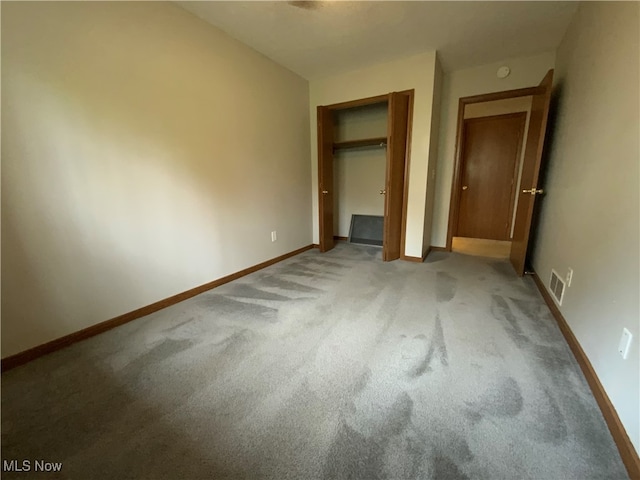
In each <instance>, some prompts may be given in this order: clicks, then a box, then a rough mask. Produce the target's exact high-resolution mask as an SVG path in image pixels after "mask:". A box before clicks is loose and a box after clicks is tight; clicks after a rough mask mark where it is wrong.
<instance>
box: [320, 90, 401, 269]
mask: <svg viewBox="0 0 640 480" xmlns="http://www.w3.org/2000/svg"><path fill="white" fill-rule="evenodd" d="M412 108H413V90H409V91H404V92H393V93H390V94H387V95H380V96H376V97H370V98H365V99H360V100H354V101H350V102H344V103H339V104H333V105H327V106H319V107H318V108H317V110H318V187H319V192H318V196H319V202H318V203H319V209H320V212H319V213H320V215H319V217H320V251H321V252H326V251H328V250H331V249H332V248H333V247H334V245H335V241H337V240H346V239H347V236H348V235H349V236H351V233H352V232H351V230H352V218H354V217H355V216H359V217H360V218H365V219H367V217H370V219H372V222H370V224H371V225H372V226H375V225H380V224H381V225H382V228H381V229H380V230H381V231H380V232H377V233H376V235H374V237H379V241H377V242H371V243H369V244H375V243H378V244H381V245H382V259H383V260H384V261H390V260H395V259H397V258H401V257H403V256H404V243H405V228H406V203H407V188H406V187H407V186H408V185H407V182H406V181H405V178H406V175H407V172H408V165H409V161H408V146H409V137H410V131H411V117H412ZM376 219H379V220H380V222H379V221H378V220H376ZM365 230H366V229H365ZM367 243H368V242H367Z"/></svg>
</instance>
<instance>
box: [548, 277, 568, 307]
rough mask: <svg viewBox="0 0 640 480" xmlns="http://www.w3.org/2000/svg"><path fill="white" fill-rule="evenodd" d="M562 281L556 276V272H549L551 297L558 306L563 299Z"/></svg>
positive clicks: (563, 285)
mask: <svg viewBox="0 0 640 480" xmlns="http://www.w3.org/2000/svg"><path fill="white" fill-rule="evenodd" d="M564 287H565V284H564V280H562V278H561V277H560V275H558V272H556V271H555V270H551V279H550V280H549V289H550V291H551V295H553V297H554V298H555V299H556V302H558V305H562V298H563V297H564Z"/></svg>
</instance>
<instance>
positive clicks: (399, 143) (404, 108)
mask: <svg viewBox="0 0 640 480" xmlns="http://www.w3.org/2000/svg"><path fill="white" fill-rule="evenodd" d="M408 122H409V95H406V94H402V93H396V92H394V93H390V94H389V116H388V127H387V128H388V133H387V174H386V184H385V190H384V193H385V199H384V232H383V247H382V259H383V260H384V261H385V262H386V261H390V260H396V259H397V258H400V251H401V247H402V245H401V240H402V204H403V196H404V171H405V163H406V156H407V134H408Z"/></svg>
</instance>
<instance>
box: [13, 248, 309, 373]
mask: <svg viewBox="0 0 640 480" xmlns="http://www.w3.org/2000/svg"><path fill="white" fill-rule="evenodd" d="M312 248H314V245H307V246H306V247H302V248H298V249H297V250H294V251H292V252H289V253H285V254H284V255H280V256H278V257H275V258H272V259H270V260H267V261H265V262H262V263H259V264H257V265H254V266H252V267H249V268H245V269H244V270H240V271H239V272H236V273H232V274H231V275H227V276H225V277H222V278H219V279H217V280H214V281H212V282H209V283H205V284H204V285H200V286H198V287H195V288H192V289H191V290H187V291H186V292H182V293H178V294H177V295H173V296H172V297H169V298H165V299H163V300H160V301H158V302H155V303H152V304H151V305H147V306H146V307H142V308H138V309H137V310H133V311H132V312H128V313H125V314H123V315H119V316H117V317H115V318H112V319H110V320H105V321H104V322H100V323H97V324H95V325H91V326H90V327H87V328H83V329H82V330H79V331H77V332H74V333H71V334H69V335H65V336H64V337H60V338H56V339H55V340H51V341H50V342H47V343H43V344H42V345H38V346H37V347H33V348H30V349H28V350H25V351H24V352H20V353H16V354H14V355H10V356H8V357H7V358H3V359H2V360H1V361H0V370H1V371H2V372H6V371H8V370H11V369H12V368H15V367H18V366H20V365H24V364H25V363H27V362H30V361H32V360H35V359H36V358H39V357H42V356H44V355H47V354H49V353H53V352H55V351H57V350H61V349H63V348H65V347H68V346H69V345H72V344H74V343H77V342H80V341H81V340H86V339H87V338H91V337H94V336H96V335H98V334H100V333H103V332H106V331H108V330H111V329H113V328H116V327H119V326H120V325H124V324H125V323H129V322H131V321H133V320H137V319H138V318H141V317H144V316H147V315H149V314H151V313H154V312H157V311H158V310H162V309H163V308H167V307H170V306H171V305H175V304H176V303H179V302H182V301H183V300H186V299H188V298H191V297H195V296H196V295H198V294H200V293H203V292H206V291H207V290H211V289H212V288H216V287H219V286H220V285H224V284H225V283H229V282H232V281H233V280H237V279H238V278H241V277H244V276H245V275H249V274H250V273H254V272H257V271H258V270H262V269H263V268H266V267H269V266H271V265H273V264H275V263H278V262H281V261H283V260H286V259H287V258H290V257H293V256H295V255H298V254H300V253H302V252H306V251H307V250H310V249H312Z"/></svg>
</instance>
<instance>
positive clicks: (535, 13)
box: [178, 0, 577, 79]
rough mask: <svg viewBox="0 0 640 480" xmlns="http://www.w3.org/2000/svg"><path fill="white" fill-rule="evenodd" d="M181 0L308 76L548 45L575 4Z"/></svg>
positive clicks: (462, 59)
mask: <svg viewBox="0 0 640 480" xmlns="http://www.w3.org/2000/svg"><path fill="white" fill-rule="evenodd" d="M178 4H179V5H180V6H182V7H183V8H185V9H186V10H189V11H190V12H192V13H194V14H196V15H198V16H199V17H200V18H202V19H204V20H206V21H207V22H209V23H211V24H212V25H215V26H216V27H218V28H220V29H221V30H223V31H225V32H226V33H228V34H229V35H231V36H232V37H234V38H236V39H238V40H240V41H241V42H243V43H245V44H247V45H249V46H251V47H253V48H254V49H256V50H258V51H259V52H262V53H263V54H264V55H266V56H267V57H269V58H271V59H273V60H275V61H276V62H278V63H280V64H281V65H284V66H285V67H287V68H289V69H290V70H292V71H294V72H296V73H297V74H299V75H301V76H303V77H305V78H307V79H313V78H318V77H323V76H327V75H332V74H335V73H339V72H343V71H348V70H353V69H355V68H358V67H364V66H366V65H371V64H375V63H380V62H384V61H388V60H391V59H394V58H400V57H408V56H411V55H414V54H418V53H421V52H426V51H431V50H437V51H438V53H439V55H440V60H441V62H442V66H443V68H444V69H445V71H451V70H457V69H460V68H465V67H470V66H474V65H481V64H484V63H490V62H495V61H500V60H503V59H508V58H513V57H518V56H526V55H532V54H536V53H541V52H547V51H550V50H554V49H555V48H556V47H557V46H558V44H559V43H560V41H561V40H562V36H563V35H564V32H565V30H566V28H567V26H568V24H569V22H570V20H571V17H572V16H573V14H574V13H575V11H576V9H577V2H552V1H547V2H544V1H506V2H493V1H489V2H487V1H473V2H431V1H414V2H404V1H361V2H347V1H336V0H333V1H318V2H285V1H280V2H279V1H276V2H271V1H258V2H246V1H227V2H218V1H216V2H179V3H178ZM292 4H296V5H298V6H295V5H292Z"/></svg>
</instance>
